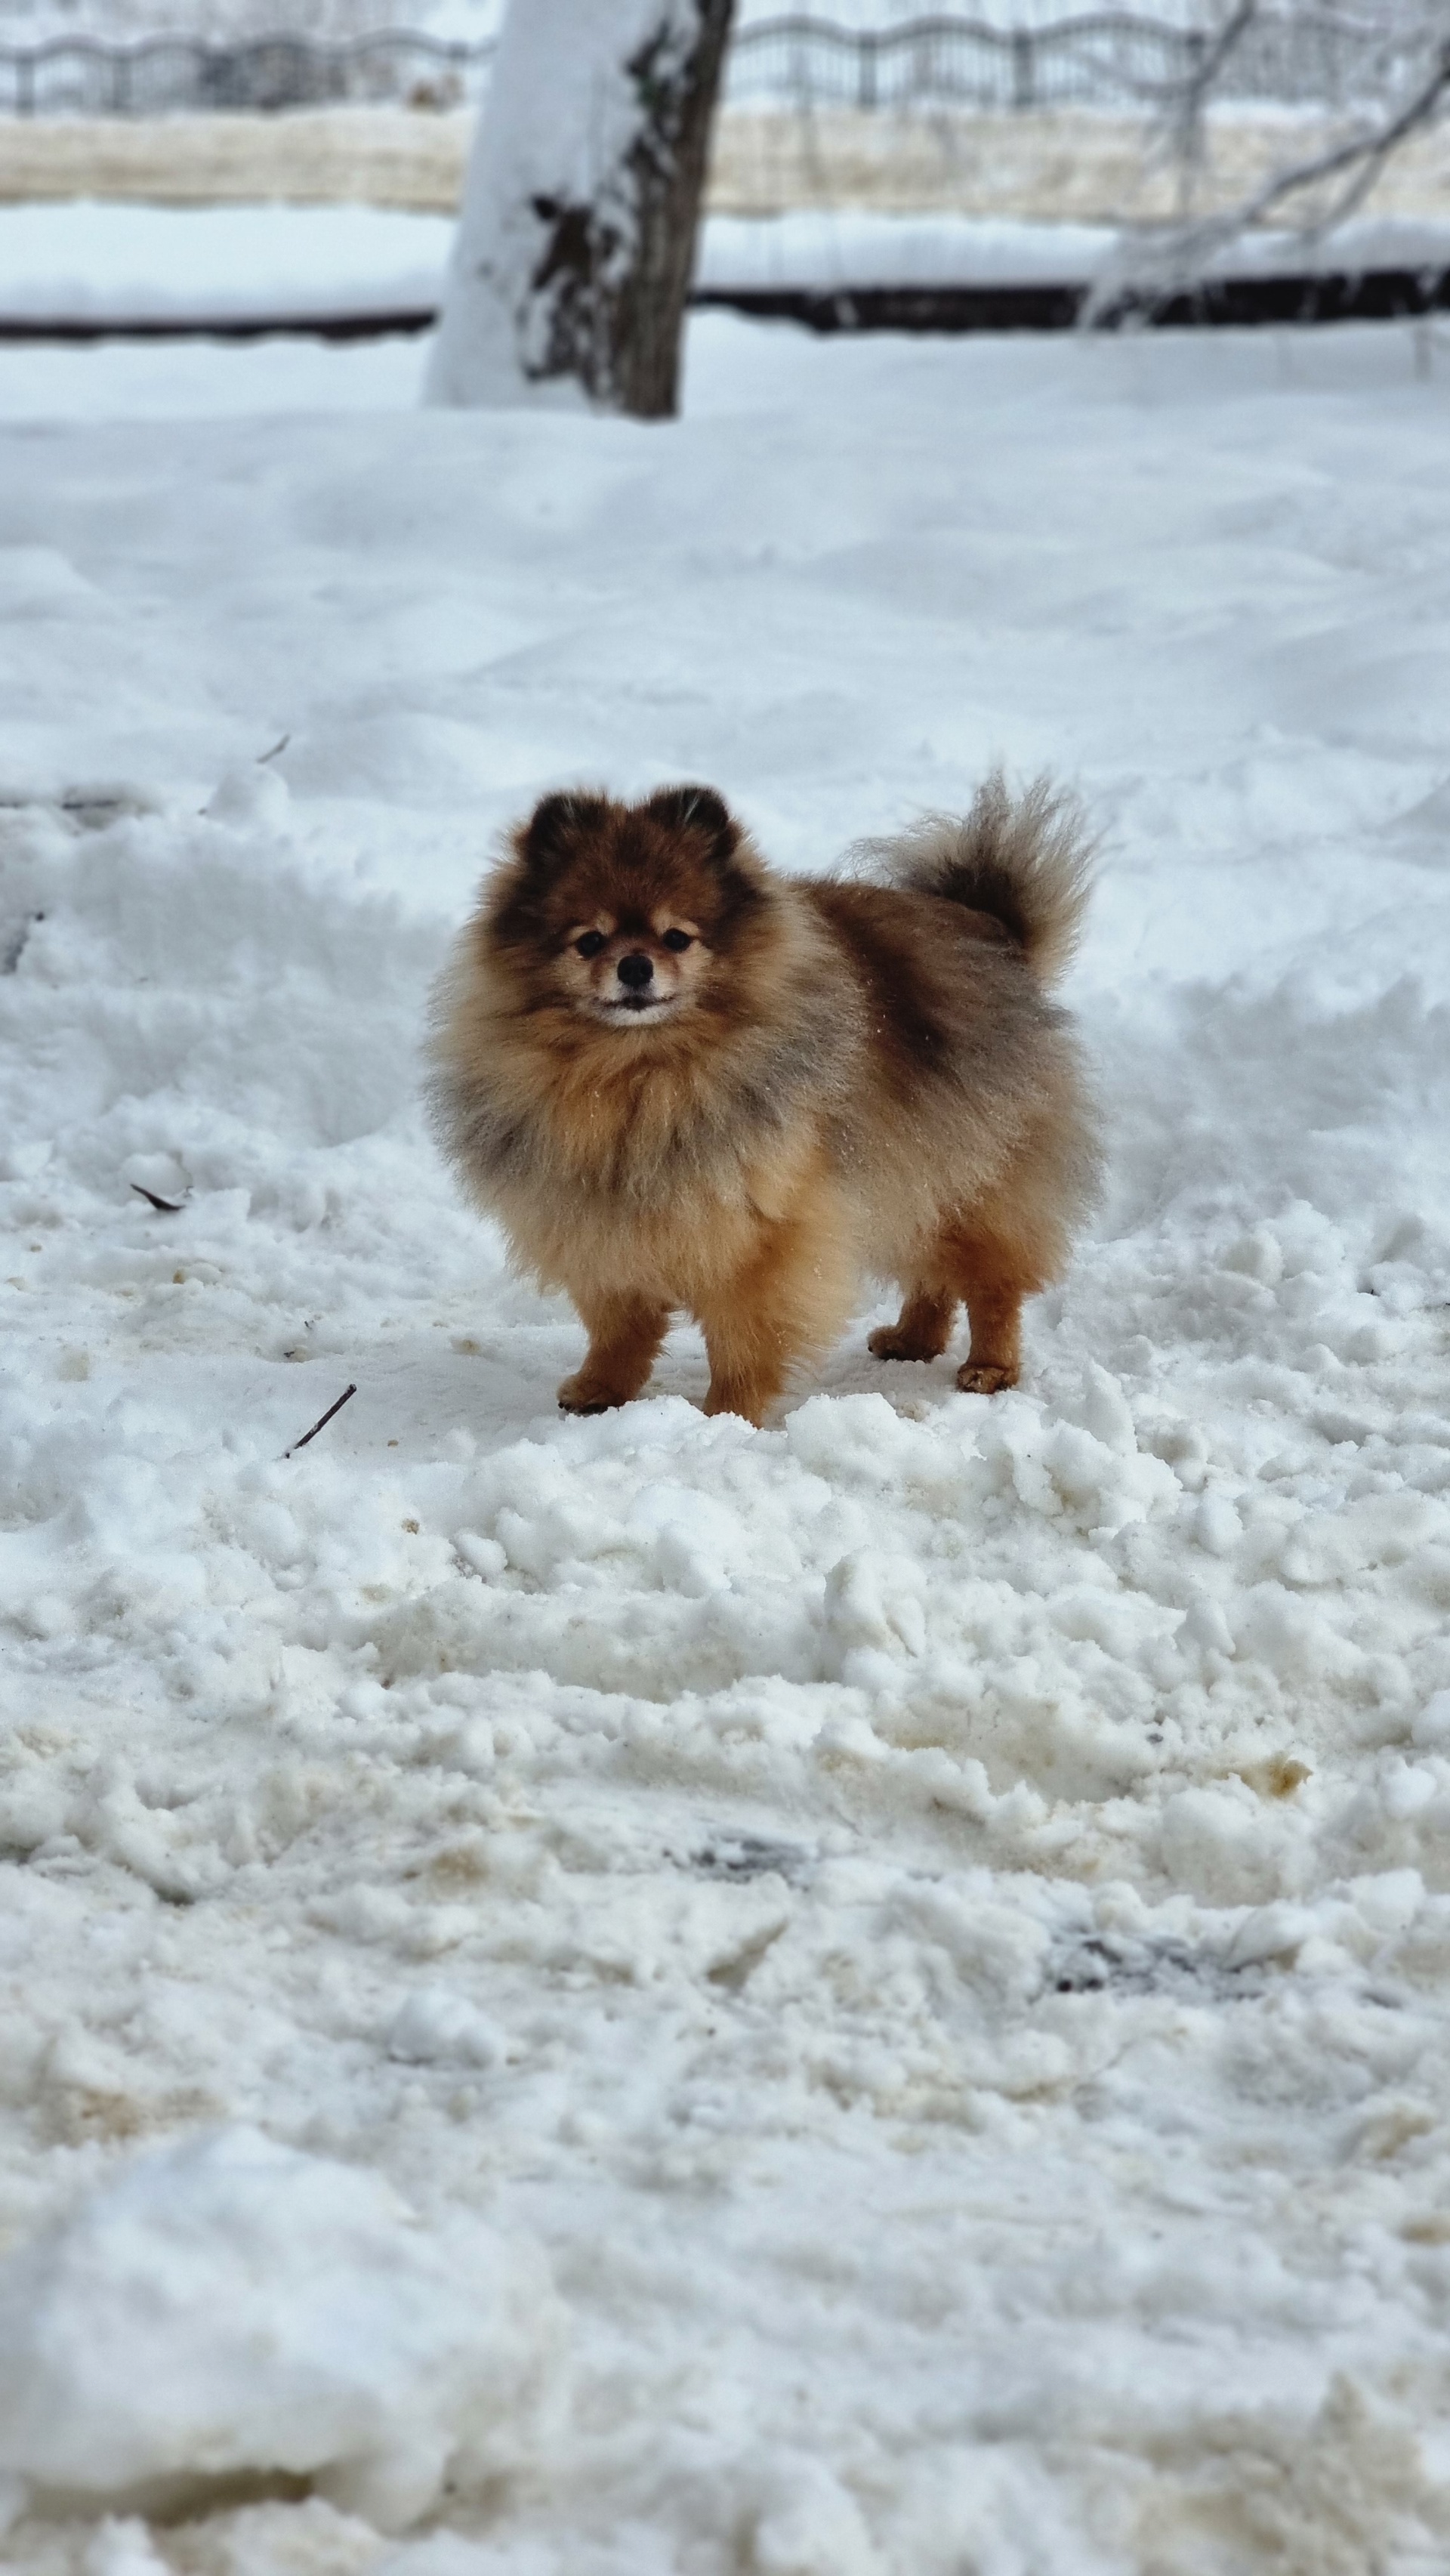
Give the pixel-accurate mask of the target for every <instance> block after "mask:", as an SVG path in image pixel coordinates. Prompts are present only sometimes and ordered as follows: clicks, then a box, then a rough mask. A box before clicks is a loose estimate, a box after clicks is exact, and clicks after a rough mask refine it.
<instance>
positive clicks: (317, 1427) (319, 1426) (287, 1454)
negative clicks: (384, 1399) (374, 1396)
mask: <svg viewBox="0 0 1450 2576" xmlns="http://www.w3.org/2000/svg"><path fill="white" fill-rule="evenodd" d="M356 1393H357V1388H356V1387H355V1386H345V1387H344V1388H343V1390H342V1393H341V1395H340V1396H339V1397H338V1399H337V1402H336V1404H330V1405H329V1406H328V1408H327V1411H326V1412H325V1413H322V1414H319V1416H318V1418H317V1420H316V1421H315V1422H314V1424H313V1426H312V1428H311V1430H310V1431H304V1432H303V1434H302V1437H301V1439H300V1440H294V1441H293V1443H292V1446H291V1448H290V1449H284V1450H283V1452H282V1455H283V1457H284V1458H291V1457H293V1456H295V1454H296V1452H297V1451H298V1450H299V1449H305V1448H306V1446H307V1443H308V1441H309V1440H315V1439H316V1438H317V1435H318V1433H319V1431H325V1430H326V1429H327V1426H328V1424H329V1422H330V1421H331V1420H332V1417H333V1415H334V1414H335V1413H341V1411H342V1408H343V1406H344V1405H345V1404H346V1402H347V1400H348V1397H349V1396H350V1395H356Z"/></svg>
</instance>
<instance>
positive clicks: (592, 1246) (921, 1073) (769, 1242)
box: [432, 779, 1098, 1422]
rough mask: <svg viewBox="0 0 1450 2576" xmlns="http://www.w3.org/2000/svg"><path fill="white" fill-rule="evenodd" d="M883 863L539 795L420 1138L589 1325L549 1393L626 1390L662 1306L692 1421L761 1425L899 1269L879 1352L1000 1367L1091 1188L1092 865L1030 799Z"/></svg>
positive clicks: (1045, 794)
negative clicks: (1088, 904) (962, 1329)
mask: <svg viewBox="0 0 1450 2576" xmlns="http://www.w3.org/2000/svg"><path fill="white" fill-rule="evenodd" d="M867 857H868V861H874V863H875V872H876V874H877V875H878V876H880V877H884V878H886V879H888V880H891V882H887V883H879V882H877V883H873V882H853V881H850V880H846V879H787V878H782V877H778V876H775V875H773V874H772V872H771V871H770V870H769V869H768V868H767V867H766V866H765V864H764V862H763V861H762V860H761V858H760V857H759V855H758V853H757V852H756V851H755V849H754V848H753V847H752V845H751V844H750V842H749V841H748V840H747V838H746V837H745V835H744V833H743V832H742V830H741V829H740V826H739V825H738V824H737V823H736V822H735V821H734V819H733V818H732V817H731V815H730V814H729V813H728V811H727V810H726V808H725V806H724V804H723V803H722V801H721V799H720V798H719V797H718V796H717V795H715V794H714V792H713V791H712V790H711V789H709V788H703V787H682V788H669V789H663V790H661V792H660V793H659V794H658V795H655V796H652V797H650V798H649V799H647V800H646V801H645V802H644V803H642V804H639V805H634V806H626V805H621V804H617V803H614V802H613V801H611V800H610V799H609V798H607V797H604V796H592V795H560V796H551V797H546V798H545V799H544V801H543V803H542V804H541V805H539V806H538V807H537V809H536V810H535V812H534V813H533V815H532V816H531V817H530V818H529V820H528V821H527V822H526V823H524V824H521V825H520V826H519V828H518V829H517V831H516V832H515V833H514V834H513V836H512V840H511V843H510V845H509V850H508V854H507V856H506V857H505V859H504V861H503V863H502V865H501V866H500V867H499V868H497V869H496V870H495V871H494V873H493V874H492V875H491V876H490V877H489V878H488V879H487V880H486V881H485V884H484V887H483V892H482V898H481V901H480V904H479V908H478V911H477V913H476V914H475V916H474V918H473V920H472V921H471V922H470V923H469V925H468V927H467V929H466V930H465V931H464V933H463V935H462V937H461V939H460V941H459V944H458V947H457V949H456V951H455V954H454V958H453V961H452V963H451V965H450V967H449V968H448V970H447V972H446V974H445V976H444V978H443V980H442V983H441V984H440V987H439V993H438V997H437V1021H436V1033H435V1039H434V1049H433V1055H434V1074H433V1084H432V1098H433V1106H434V1112H435V1119H436V1124H437V1128H438V1132H439V1136H440V1140H441V1142H442V1144H443V1146H444V1148H445V1150H446V1151H447V1152H448V1154H449V1155H450V1156H451V1158H452V1160H453V1161H454V1162H455V1164H456V1165H457V1167H458V1169H459V1171H460V1173H461V1175H462V1177H463V1180H464V1182H465V1184H466V1186H467V1187H468V1188H469V1190H470V1192H471V1194H472V1195H473V1196H474V1198H475V1199H476V1200H477V1201H478V1202H479V1204H480V1205H481V1206H483V1207H485V1208H487V1209H489V1210H490V1211H491V1212H492V1213H493V1214H494V1215H496V1216H497V1217H498V1218H499V1219H500V1221H501V1223H502V1225H503V1227H504V1229H505V1232H506V1233H507V1235H508V1238H509V1241H510V1244H511V1247H512V1250H513V1253H514V1257H515V1258H516V1260H517V1261H518V1262H519V1263H520V1265H521V1266H522V1267H523V1268H525V1269H527V1270H528V1271H530V1272H532V1274H533V1275H534V1276H535V1277H536V1278H537V1279H538V1280H539V1281H540V1282H541V1283H542V1284H544V1285H545V1286H548V1287H557V1288H564V1289H566V1290H567V1291H568V1293H569V1295H570V1296H571V1297H572V1298H573V1300H574V1303H575V1305H576V1306H577V1308H578V1310H579V1313H580V1315H581V1317H582V1318H583V1321H584V1323H585V1325H586V1327H587V1330H588V1333H589V1348H588V1351H587V1353H586V1355H585V1359H584V1362H583V1365H582V1367H581V1368H580V1369H579V1370H578V1371H577V1373H576V1374H575V1375H574V1376H573V1377H571V1378H568V1379H566V1380H565V1383H564V1385H563V1386H562V1387H561V1388H560V1390H559V1401H560V1403H561V1404H562V1405H563V1406H564V1407H565V1409H566V1410H568V1411H573V1412H598V1411H602V1410H604V1409H605V1408H606V1407H608V1406H611V1405H616V1404H625V1403H628V1401H629V1400H630V1398H631V1397H632V1396H636V1395H638V1394H640V1393H641V1392H642V1390H643V1389H644V1387H645V1386H646V1385H647V1383H648V1380H649V1375H650V1371H651V1369H652V1367H653V1365H654V1361H655V1358H656V1355H657V1353H658V1351H659V1348H660V1344H661V1342H662V1341H663V1339H664V1335H665V1332H666V1330H667V1328H668V1325H669V1320H670V1317H671V1315H672V1314H674V1313H676V1312H679V1311H681V1310H683V1311H684V1312H687V1313H689V1314H691V1315H693V1316H694V1317H695V1318H696V1319H697V1321H698V1322H699V1324H700V1325H701V1327H702V1329H703V1332H704V1335H705V1343H706V1348H707V1350H708V1352H709V1357H710V1392H709V1396H708V1398H707V1400H706V1410H707V1411H708V1412H713V1413H722V1412H730V1413H741V1414H744V1415H745V1416H746V1418H747V1419H748V1420H749V1421H752V1422H759V1421H761V1420H762V1419H763V1418H764V1416H765V1414H766V1413H767V1411H768V1410H769V1408H770V1406H771V1405H772V1404H773V1403H774V1402H775V1401H776V1400H777V1398H778V1397H779V1396H780V1395H781V1393H782V1392H783V1390H784V1389H785V1387H786V1385H787V1382H788V1380H789V1378H790V1377H791V1375H792V1373H793V1372H794V1371H796V1370H797V1369H799V1368H802V1367H804V1366H807V1365H808V1364H809V1363H810V1362H811V1361H812V1360H815V1359H818V1358H819V1357H820V1355H821V1354H822V1353H823V1352H824V1351H825V1350H826V1349H827V1348H828V1347H829V1346H830V1344H831V1342H832V1341H834V1340H835V1338H836V1337H837V1335H838V1334H839V1333H840V1331H841V1329H842V1327H843V1326H844V1324H845V1323H846V1321H847V1319H848V1317H849V1315H850V1312H851V1309H852V1305H853V1303H854V1301H855V1298H856V1296H857V1293H858V1286H859V1282H860V1280H861V1278H862V1276H863V1275H864V1274H871V1275H875V1276H877V1277H881V1278H894V1279H898V1280H899V1281H900V1282H901V1283H902V1285H903V1287H904V1289H905V1291H906V1302H905V1304H904V1306H903V1309H902V1313H901V1317H900V1320H899V1322H898V1323H897V1324H895V1325H894V1326H892V1327H891V1328H890V1329H889V1330H887V1331H884V1332H879V1333H876V1334H873V1336H872V1340H871V1347H872V1349H873V1350H874V1351H875V1352H876V1353H877V1355H878V1357H880V1358H882V1359H934V1358H936V1357H938V1356H939V1355H940V1353H941V1352H942V1351H943V1350H944V1349H945V1348H946V1345H947V1341H948V1339H949V1337H950V1334H951V1331H952V1326H953V1322H954V1319H955V1316H956V1310H957V1307H958V1305H959V1304H960V1303H962V1302H963V1301H965V1303H966V1306H967V1310H968V1315H969V1318H970V1322H971V1348H970V1351H969V1353H968V1356H967V1359H966V1361H965V1363H964V1365H963V1366H962V1368H961V1370H960V1371H959V1373H958V1380H957V1382H958V1384H959V1385H960V1386H962V1387H965V1388H968V1389H972V1390H975V1391H978V1392H982V1393H991V1392H993V1391H994V1390H995V1389H997V1388H998V1387H1003V1386H1011V1385H1014V1384H1015V1383H1016V1380H1017V1376H1018V1371H1019V1368H1020V1364H1021V1350H1020V1342H1021V1308H1022V1300H1023V1298H1024V1297H1027V1296H1031V1295H1032V1294H1034V1293H1035V1292H1036V1291H1037V1290H1038V1289H1041V1288H1043V1287H1045V1286H1046V1285H1047V1283H1048V1282H1049V1280H1051V1279H1054V1278H1056V1277H1057V1276H1058V1275H1059V1274H1060V1272H1061V1270H1062V1267H1063V1265H1064V1262H1065V1260H1066V1257H1067V1251H1068V1247H1069V1243H1070V1240H1071V1235H1072V1231H1073V1228H1074V1226H1075V1224H1076V1223H1077V1222H1078V1221H1079V1220H1080V1218H1081V1216H1082V1214H1083V1212H1084V1209H1085V1207H1086V1206H1087V1204H1088V1202H1089V1200H1090V1198H1091V1195H1092V1192H1093V1189H1094V1187H1095V1184H1096V1179H1097V1169H1098V1158H1097V1145H1096V1137H1095V1132H1094V1126H1093V1120H1092V1115H1091V1110H1090V1107H1089V1104H1088V1101H1087V1098H1086V1093H1085V1087H1084V1083H1083V1077H1082V1070H1081V1065H1080V1062H1079V1058H1078V1052H1077V1048H1076V1045H1075V1042H1074V1039H1073V1037H1072V1034H1071V1031H1070V1028H1069V1026H1068V1023H1067V1020H1066V1016H1065V1014H1064V1013H1063V1012H1062V1011H1060V1010H1059V1009H1057V1008H1055V1007H1054V1005H1053V1004H1052V1003H1050V1002H1049V1001H1048V1000H1047V999H1046V998H1045V996H1044V993H1043V990H1042V986H1043V982H1044V981H1045V980H1046V978H1047V977H1048V976H1049V975H1050V974H1051V973H1052V972H1054V971H1055V970H1057V969H1058V968H1060V967H1061V965H1063V964H1064V963H1065V962H1066V959H1067V957H1068V955H1069V954H1070V953H1071V946H1072V941H1073V938H1074V936H1075V933H1076V928H1077V924H1078V921H1079V918H1080V915H1081V911H1082V906H1083V903H1084V900H1085V896H1086V851H1085V845H1084V842H1083V839H1082V835H1081V831H1080V828H1079V826H1078V824H1077V821H1076V818H1075V815H1074V814H1073V811H1072V809H1071V808H1070V807H1068V806H1067V805H1066V804H1065V803H1064V802H1063V801H1062V800H1060V799H1057V798H1054V797H1053V796H1052V795H1051V794H1050V793H1049V791H1048V790H1047V789H1046V788H1045V787H1042V786H1039V787H1037V788H1033V789H1030V790H1029V791H1028V793H1027V795H1026V796H1025V797H1023V798H1022V799H1021V800H1019V801H1018V802H1017V803H1016V804H1013V803H1012V801H1011V800H1010V799H1009V798H1008V796H1007V794H1006V792H1005V790H1004V788H1003V787H1002V784H1001V781H1000V780H995V779H994V780H992V781H991V782H989V784H988V786H987V787H986V788H984V789H983V791H982V794H981V795H980V796H979V798H978V800H977V803H976V805H975V806H974V807H973V809H972V812H971V814H970V815H968V816H967V817H966V818H965V819H964V820H962V821H960V822H957V821H937V822H932V823H928V824H925V825H923V826H921V827H920V828H919V829H918V830H916V831H914V832H911V833H909V834H907V835H905V836H903V838H902V839H901V840H900V841H898V842H895V843H889V844H882V845H877V846H876V847H875V848H873V849H872V850H871V851H870V852H869V853H868V854H867Z"/></svg>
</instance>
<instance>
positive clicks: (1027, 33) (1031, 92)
mask: <svg viewBox="0 0 1450 2576" xmlns="http://www.w3.org/2000/svg"><path fill="white" fill-rule="evenodd" d="M1036 53H1037V48H1036V46H1035V44H1034V43H1033V40H1032V30H1031V28H1030V27H1014V28H1013V30H1012V104H1013V106H1014V107H1032V106H1034V105H1035V103H1036V99H1037V77H1036V75H1037V64H1036V59H1035V57H1036Z"/></svg>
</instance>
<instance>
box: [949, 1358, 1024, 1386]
mask: <svg viewBox="0 0 1450 2576" xmlns="http://www.w3.org/2000/svg"><path fill="white" fill-rule="evenodd" d="M1017 1377H1018V1372H1017V1370H1016V1369H1014V1368H984V1367H983V1365H982V1363H981V1361H980V1360H964V1361H963V1362H962V1365H961V1367H960V1368H959V1369H958V1371H957V1384H958V1386H959V1387H960V1388H961V1390H962V1393H963V1395H1000V1394H1001V1392H1002V1389H1003V1388H1004V1386H1015V1385H1016V1383H1017Z"/></svg>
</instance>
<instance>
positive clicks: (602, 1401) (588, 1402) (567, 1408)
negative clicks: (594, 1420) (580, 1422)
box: [559, 1369, 629, 1413]
mask: <svg viewBox="0 0 1450 2576" xmlns="http://www.w3.org/2000/svg"><path fill="white" fill-rule="evenodd" d="M628 1402H629V1398H628V1396H627V1395H618V1394H616V1393H615V1390H614V1388H613V1387H612V1386H603V1385H601V1383H600V1381H599V1379H598V1378H597V1377H590V1376H589V1375H588V1374H587V1373H586V1371H585V1370H583V1369H580V1371H579V1373H578V1375H577V1376H576V1377H566V1378H565V1380H564V1383H563V1385H562V1386H561V1387H560V1389H559V1411H560V1412H561V1413H612V1412H613V1411H614V1409H615V1407H616V1405H620V1404H628Z"/></svg>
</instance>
